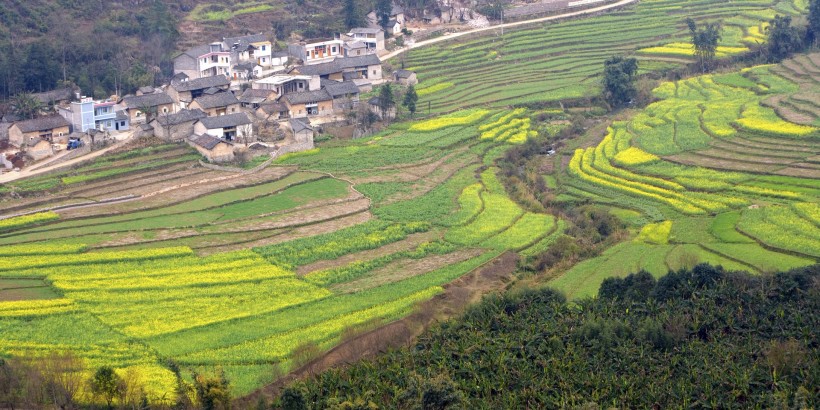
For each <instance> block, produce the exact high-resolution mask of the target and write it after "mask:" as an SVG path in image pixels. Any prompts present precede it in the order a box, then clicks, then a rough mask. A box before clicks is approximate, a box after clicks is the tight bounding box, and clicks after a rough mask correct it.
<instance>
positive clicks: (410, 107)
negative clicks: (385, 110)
mask: <svg viewBox="0 0 820 410" xmlns="http://www.w3.org/2000/svg"><path fill="white" fill-rule="evenodd" d="M418 101H419V95H418V94H416V87H413V85H412V84H411V85H410V86H409V87H407V93H405V94H404V103H403V104H404V106H405V107H407V111H410V116H411V117H412V116H413V114H415V113H416V103H417V102H418Z"/></svg>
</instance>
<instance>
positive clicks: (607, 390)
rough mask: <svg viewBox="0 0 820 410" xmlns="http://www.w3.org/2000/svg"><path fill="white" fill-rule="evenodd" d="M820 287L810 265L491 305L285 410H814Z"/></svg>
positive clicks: (522, 296)
mask: <svg viewBox="0 0 820 410" xmlns="http://www.w3.org/2000/svg"><path fill="white" fill-rule="evenodd" d="M818 279H820V266H817V265H815V266H813V267H809V268H804V269H798V270H793V271H790V272H785V273H778V274H775V275H764V276H752V275H748V274H746V273H735V272H727V271H724V270H723V269H721V268H714V267H711V266H709V265H698V266H697V267H695V268H694V269H692V270H682V271H678V272H674V273H669V274H668V275H666V276H664V277H662V278H660V279H659V280H657V281H655V279H653V277H652V276H651V275H649V274H646V273H638V274H634V275H630V276H628V277H626V278H624V279H612V280H608V281H606V282H605V283H604V284H603V286H602V287H601V290H600V294H599V295H600V296H599V298H598V299H584V300H581V301H578V302H577V303H575V304H567V303H566V302H565V299H564V297H563V296H562V295H561V294H559V293H557V292H556V291H554V290H552V289H542V290H530V291H525V292H520V293H508V294H503V295H493V296H488V297H487V298H485V299H484V301H482V302H481V303H480V304H478V305H476V306H474V307H473V308H471V309H469V311H468V312H467V313H466V314H465V315H464V316H462V317H460V318H458V319H454V320H451V321H448V322H445V323H442V324H441V325H440V326H437V327H436V328H433V329H431V330H430V331H429V332H427V333H426V334H425V335H424V336H422V337H420V338H419V339H418V341H417V342H416V343H415V344H414V345H413V346H411V347H409V348H406V349H402V350H399V351H395V352H392V353H389V354H387V355H385V356H383V357H380V358H378V359H377V360H373V361H365V362H362V363H358V364H355V365H352V366H351V367H349V368H347V369H341V370H332V371H328V372H326V373H323V374H321V375H319V376H318V377H317V378H316V379H314V380H310V381H307V382H300V383H297V384H295V385H293V386H291V387H290V388H289V389H287V390H285V392H284V394H283V396H282V399H281V400H280V404H282V405H285V406H286V408H297V407H287V406H289V405H292V404H293V403H295V402H299V401H300V399H301V401H302V403H303V404H304V406H303V407H302V408H310V409H324V408H368V407H365V406H364V405H368V404H369V405H371V406H372V405H374V404H375V405H376V406H378V408H425V409H444V408H564V407H581V406H583V408H600V407H616V408H652V407H659V408H674V407H695V408H698V407H700V408H703V407H720V408H800V409H803V408H813V407H814V406H816V405H817V403H818V402H819V401H820V395H818V391H817V389H816V386H817V384H818V383H820V350H818V345H817V340H816V338H815V331H816V329H817V328H818V326H820V310H818V309H820V304H818V300H819V299H818V297H820V293H819V292H820V288H818V283H820V282H818ZM357 403H358V406H356V407H351V405H354V406H355V405H356V404H357ZM371 408H376V407H375V406H372V407H371Z"/></svg>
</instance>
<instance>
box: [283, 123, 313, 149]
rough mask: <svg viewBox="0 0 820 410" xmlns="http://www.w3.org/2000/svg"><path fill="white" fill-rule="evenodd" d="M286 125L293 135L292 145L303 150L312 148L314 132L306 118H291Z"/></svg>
mask: <svg viewBox="0 0 820 410" xmlns="http://www.w3.org/2000/svg"><path fill="white" fill-rule="evenodd" d="M288 125H289V126H290V130H291V132H292V133H293V142H294V143H296V144H299V145H300V146H301V148H302V149H304V150H307V149H312V148H313V136H314V130H313V127H312V126H311V125H310V121H308V120H307V119H306V118H291V119H289V120H288Z"/></svg>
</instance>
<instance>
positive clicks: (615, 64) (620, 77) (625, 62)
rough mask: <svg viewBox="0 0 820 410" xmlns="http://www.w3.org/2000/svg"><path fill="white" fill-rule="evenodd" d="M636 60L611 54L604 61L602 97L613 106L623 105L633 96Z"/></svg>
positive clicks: (636, 69) (634, 92) (636, 71)
mask: <svg viewBox="0 0 820 410" xmlns="http://www.w3.org/2000/svg"><path fill="white" fill-rule="evenodd" d="M637 73H638V60H636V59H634V58H626V57H623V56H612V57H610V58H608V59H607V60H606V61H605V62H604V78H603V86H604V98H605V99H606V101H607V102H608V103H609V105H611V106H613V107H623V106H624V105H626V104H627V103H629V101H631V100H632V98H634V97H635V94H636V93H637V91H636V90H635V75H636V74H637Z"/></svg>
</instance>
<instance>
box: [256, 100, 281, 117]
mask: <svg viewBox="0 0 820 410" xmlns="http://www.w3.org/2000/svg"><path fill="white" fill-rule="evenodd" d="M259 109H261V110H262V111H264V112H265V114H268V115H271V114H279V113H282V112H286V111H287V110H288V107H287V106H285V104H282V103H279V102H275V103H270V104H262V105H260V106H259Z"/></svg>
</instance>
